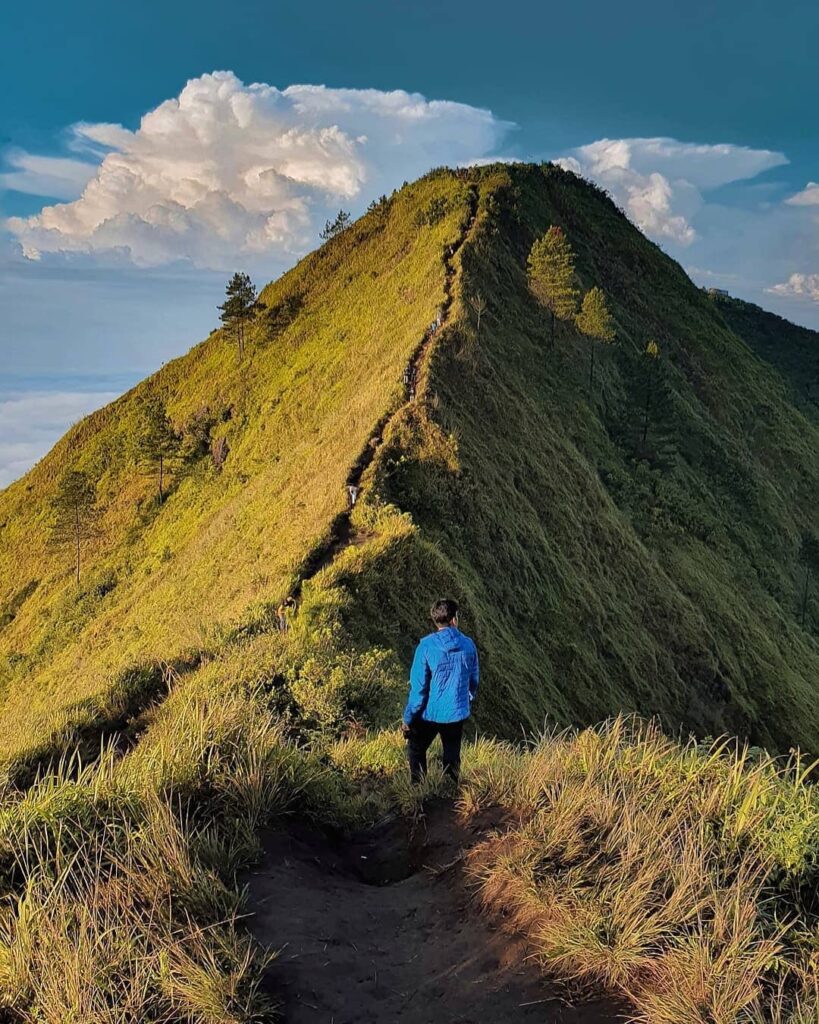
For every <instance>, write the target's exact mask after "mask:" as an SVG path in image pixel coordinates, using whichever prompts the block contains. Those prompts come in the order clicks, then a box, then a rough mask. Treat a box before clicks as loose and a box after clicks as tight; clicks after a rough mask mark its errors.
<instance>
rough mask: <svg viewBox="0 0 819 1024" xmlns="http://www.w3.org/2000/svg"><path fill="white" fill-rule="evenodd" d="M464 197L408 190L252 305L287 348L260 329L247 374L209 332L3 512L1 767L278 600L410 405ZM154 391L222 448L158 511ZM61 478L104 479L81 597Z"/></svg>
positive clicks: (57, 453)
mask: <svg viewBox="0 0 819 1024" xmlns="http://www.w3.org/2000/svg"><path fill="white" fill-rule="evenodd" d="M467 199H468V196H467V193H466V190H465V187H464V185H463V184H462V183H461V182H460V181H458V180H456V179H455V178H454V177H452V176H451V175H437V176H433V177H430V178H427V179H425V180H423V181H421V182H419V183H417V184H415V185H412V186H409V187H408V188H406V189H404V190H403V191H402V192H401V193H400V194H399V195H397V196H395V197H394V198H393V199H392V200H391V201H389V202H387V203H384V204H381V205H380V206H379V208H378V209H377V210H375V211H373V212H372V213H370V214H369V215H368V216H366V217H365V218H363V219H362V220H361V221H359V222H358V223H357V224H356V225H354V226H353V227H352V228H350V229H349V230H348V231H346V232H345V233H344V234H343V235H342V236H340V237H337V238H336V239H334V240H333V241H332V242H330V243H329V244H327V245H325V246H323V247H322V248H321V249H320V250H319V251H317V252H315V253H313V254H312V255H311V256H309V257H307V258H306V259H305V260H303V261H302V262H301V263H300V264H299V265H298V266H297V267H296V268H295V269H294V270H292V271H291V272H289V273H288V274H286V275H285V276H284V277H283V278H282V279H281V280H279V281H277V282H276V283H275V284H273V285H270V286H268V287H267V288H266V289H265V290H264V291H263V293H262V295H261V299H262V301H263V302H265V303H266V304H267V305H268V306H269V307H276V306H277V305H279V304H281V303H282V302H283V301H284V300H286V299H290V300H291V304H292V305H293V306H295V307H296V308H297V309H298V313H297V315H296V318H295V319H294V320H293V322H292V323H291V324H290V326H289V327H287V328H286V329H285V330H284V332H283V333H280V334H278V336H276V337H273V338H270V337H268V335H267V333H266V331H265V329H264V328H263V327H260V328H258V330H257V331H256V332H255V333H254V337H253V338H252V340H251V341H250V343H249V344H248V346H247V352H246V355H245V359H244V361H243V362H242V363H241V364H240V363H239V362H238V360H237V353H236V350H235V347H234V346H233V344H232V342H231V341H230V340H229V339H228V338H226V337H224V336H223V335H222V333H220V332H216V333H214V334H212V335H211V337H210V338H209V339H208V340H207V341H205V342H203V343H202V344H201V345H199V346H197V347H196V348H194V349H193V350H192V351H191V352H190V353H189V354H188V355H186V356H184V357H183V358H181V359H178V360H175V361H174V362H172V363H170V364H168V365H167V366H165V367H163V369H162V370H161V371H159V372H158V373H157V374H155V375H154V376H153V377H152V378H150V379H148V380H146V381H145V382H144V383H142V384H141V385H139V386H138V387H137V388H135V389H134V390H133V391H131V392H129V393H128V394H127V395H125V396H124V397H123V398H121V399H119V400H118V401H116V402H114V403H113V404H112V405H110V406H108V407H107V408H105V409H103V410H101V411H100V412H99V413H96V414H94V415H92V416H89V417H88V418H87V419H85V420H83V421H82V422H81V423H79V424H78V425H77V426H76V427H74V428H73V429H72V430H71V431H70V432H69V433H68V434H67V435H66V437H65V438H63V440H62V441H61V442H60V443H59V444H58V445H57V446H56V447H55V448H54V450H53V451H52V452H51V453H50V454H49V455H48V456H46V457H45V458H44V459H43V460H42V462H40V463H39V464H38V465H37V466H36V467H35V468H34V469H33V470H32V471H31V472H30V473H28V474H27V475H26V476H25V477H24V478H23V479H22V480H20V481H18V482H17V483H15V484H13V485H12V486H11V487H10V488H8V489H7V490H6V491H5V492H4V493H3V494H2V495H0V524H1V530H0V545H1V546H0V607H1V608H2V610H3V612H4V614H3V619H2V622H3V626H2V629H0V651H1V652H2V656H3V685H2V701H3V704H2V709H0V758H8V757H9V756H11V755H14V754H16V753H18V752H20V751H22V750H24V749H25V748H26V747H27V746H29V745H31V744H36V743H37V742H38V741H39V740H40V739H41V738H42V736H43V735H44V734H45V733H46V732H47V731H48V729H49V728H51V727H52V726H53V725H54V724H55V723H59V721H60V720H61V712H62V711H65V710H66V709H69V708H71V707H72V706H73V705H75V704H77V702H85V703H86V704H88V702H91V705H92V706H96V704H98V703H99V702H100V701H104V695H105V694H106V693H107V692H108V690H109V688H110V687H111V686H112V685H113V682H114V680H116V678H117V677H118V676H119V675H120V674H121V673H122V672H123V670H125V669H126V668H128V667H129V666H131V665H133V664H135V663H140V662H144V661H146V660H154V659H159V658H163V659H170V658H173V657H174V656H176V655H178V654H179V653H180V652H187V651H191V650H193V651H196V650H202V649H210V648H212V647H213V646H218V644H219V642H220V640H221V637H222V636H223V634H224V632H225V631H226V630H227V629H228V628H229V627H231V626H233V625H235V624H236V623H237V622H239V621H241V620H242V619H243V618H244V617H253V615H254V614H256V613H254V611H253V609H254V607H255V608H256V609H257V610H258V607H259V606H262V605H264V604H269V603H271V602H272V603H274V604H275V602H277V601H279V600H281V599H282V598H283V597H284V595H285V594H286V593H287V591H288V588H289V586H290V585H291V584H292V582H293V579H294V574H295V573H296V570H297V568H298V566H299V564H300V563H301V562H302V561H303V560H304V559H305V557H306V556H307V554H308V552H309V551H310V550H311V549H312V548H313V546H314V545H315V544H316V543H317V542H319V541H320V540H321V538H322V537H323V536H326V535H327V533H328V531H329V528H330V523H331V521H332V519H333V518H334V516H335V515H337V514H338V512H339V511H341V510H342V509H343V508H344V506H345V502H346V493H345V490H344V483H345V478H346V475H347V472H348V470H349V467H350V466H351V464H352V463H353V462H354V461H355V459H356V457H357V456H358V454H359V453H360V451H361V450H362V448H363V447H364V445H365V443H366V439H367V438H368V436H369V434H370V432H371V431H372V429H373V427H374V425H375V424H376V423H377V422H378V421H379V420H380V419H381V417H382V416H383V415H384V414H385V412H387V411H388V410H389V409H390V407H391V406H392V405H393V404H395V403H396V402H397V401H399V400H400V396H401V395H402V394H403V392H402V388H401V374H402V370H403V368H404V366H405V365H406V362H407V359H408V358H409V355H410V353H411V352H412V351H413V350H414V348H415V347H416V346H417V344H418V342H419V340H420V338H421V336H422V333H423V330H424V328H425V326H426V325H427V324H428V323H429V322H430V320H431V319H432V318H433V316H434V312H435V310H436V308H437V307H438V306H439V304H440V303H441V301H442V298H443V284H444V276H443V256H444V249H445V247H446V246H447V245H448V244H450V243H451V242H452V241H453V240H454V239H455V238H456V237H457V236H458V234H459V231H460V228H461V225H462V223H463V221H464V219H465V218H466V217H467V216H468V203H467ZM429 211H431V213H430V212H429ZM425 214H426V215H425ZM422 218H423V219H422ZM214 315H215V311H214ZM150 389H155V390H157V391H158V392H160V393H161V394H162V396H163V397H164V398H165V400H166V402H167V406H168V410H169V414H170V417H171V419H172V420H173V422H174V424H175V425H176V426H177V427H178V428H180V429H183V428H185V427H188V428H190V426H191V425H192V424H193V425H195V424H196V421H197V419H204V420H207V421H208V422H209V424H210V438H211V440H214V439H218V438H225V440H226V441H227V445H228V449H229V451H228V456H227V459H226V460H225V462H224V466H223V467H222V468H221V470H219V469H217V468H216V467H215V466H214V465H213V462H212V460H211V458H210V457H209V455H207V454H204V455H202V457H200V458H198V459H195V460H193V461H192V462H189V463H188V464H187V465H186V466H185V467H184V472H183V467H182V466H181V465H177V467H176V471H175V472H174V473H172V475H171V493H170V495H169V497H168V498H167V500H166V501H165V503H164V504H163V505H162V506H161V507H160V506H159V505H158V503H157V501H156V499H155V497H154V495H155V493H156V483H155V480H154V479H153V478H152V476H151V474H150V473H149V472H148V471H147V470H146V468H145V467H144V466H140V465H139V464H138V463H137V461H136V460H135V458H134V456H133V454H132V450H131V449H132V441H133V437H134V434H135V430H136V420H137V405H138V400H139V398H140V396H141V395H142V394H143V393H144V392H146V391H147V390H150ZM69 468H80V469H86V470H88V471H89V472H90V473H91V474H92V475H94V476H95V477H98V478H99V480H100V483H99V488H98V493H99V496H100V499H101V503H102V505H103V508H104V515H103V518H102V524H101V525H102V533H101V536H100V538H99V539H98V540H97V541H96V542H94V544H93V547H92V548H91V549H89V550H88V551H87V552H84V553H83V554H84V565H83V571H82V577H81V585H80V588H79V591H78V590H77V589H76V588H75V586H74V585H73V582H72V578H71V560H72V552H71V551H70V550H63V551H55V550H53V549H52V548H51V547H50V546H49V543H48V524H49V502H50V499H51V497H52V495H53V494H54V491H55V486H56V484H57V481H58V479H59V477H60V476H61V474H62V473H64V472H65V471H66V470H67V469H69ZM92 713H93V712H92ZM77 714H82V715H85V716H86V717H87V714H88V711H87V708H85V709H82V708H80V709H78V710H77ZM69 717H70V715H69Z"/></svg>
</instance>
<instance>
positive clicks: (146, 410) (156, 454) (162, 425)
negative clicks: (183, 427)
mask: <svg viewBox="0 0 819 1024" xmlns="http://www.w3.org/2000/svg"><path fill="white" fill-rule="evenodd" d="M139 412H140V421H139V427H138V431H137V437H136V445H137V457H138V458H139V460H140V461H141V462H143V463H145V464H146V465H148V466H150V467H152V468H155V469H156V471H157V478H158V480H157V482H158V490H159V502H160V504H161V503H162V502H163V501H164V500H165V491H164V484H165V470H166V469H167V466H168V463H169V462H170V461H171V460H172V459H173V458H174V457H175V456H176V455H177V453H178V452H179V437H178V435H177V434H176V431H175V430H174V429H173V424H172V423H171V421H170V419H169V418H168V413H167V410H166V408H165V403H164V402H163V401H162V398H161V397H160V396H159V395H157V394H156V393H150V394H148V395H146V396H145V397H144V398H143V399H142V401H141V403H140V410H139Z"/></svg>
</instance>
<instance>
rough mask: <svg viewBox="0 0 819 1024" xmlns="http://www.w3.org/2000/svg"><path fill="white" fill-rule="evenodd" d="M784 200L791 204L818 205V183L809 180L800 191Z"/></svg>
mask: <svg viewBox="0 0 819 1024" xmlns="http://www.w3.org/2000/svg"><path fill="white" fill-rule="evenodd" d="M785 201H786V202H787V203H789V204H790V205H791V206H819V183H817V182H815V181H809V182H808V183H807V185H806V186H805V187H804V188H803V189H802V191H801V192H797V193H796V195H795V196H791V197H790V199H786V200H785Z"/></svg>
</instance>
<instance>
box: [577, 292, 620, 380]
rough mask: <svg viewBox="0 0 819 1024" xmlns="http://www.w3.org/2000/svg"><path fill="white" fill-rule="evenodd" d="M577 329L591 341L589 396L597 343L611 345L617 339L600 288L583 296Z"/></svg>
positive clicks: (612, 321)
mask: <svg viewBox="0 0 819 1024" xmlns="http://www.w3.org/2000/svg"><path fill="white" fill-rule="evenodd" d="M576 323H577V328H578V330H579V331H580V332H581V333H582V334H585V335H586V337H587V338H588V339H589V342H590V345H589V394H591V393H592V388H593V386H594V353H595V349H596V342H602V343H603V344H604V345H611V344H612V343H613V342H614V339H615V338H616V336H617V335H616V334H615V331H614V320H613V319H612V315H611V313H609V308H608V306H607V305H606V296H605V294H604V293H603V291H602V289H600V288H592V289H591V291H588V292H586V294H585V295H584V296H583V305H582V306H581V308H580V312H579V313H578V314H577V319H576Z"/></svg>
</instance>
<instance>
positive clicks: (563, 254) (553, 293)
mask: <svg viewBox="0 0 819 1024" xmlns="http://www.w3.org/2000/svg"><path fill="white" fill-rule="evenodd" d="M528 270H529V288H530V289H531V291H532V294H533V295H534V296H535V298H537V300H538V301H539V302H541V303H542V304H543V305H544V306H545V307H546V308H547V309H548V310H549V312H550V314H551V318H552V332H551V343H552V345H554V341H555V320H556V319H558V320H571V319H572V317H573V316H574V315H575V311H576V310H577V288H576V287H575V284H574V252H573V251H572V247H571V244H570V242H569V240H568V238H566V236H565V234H564V233H563V229H562V228H559V227H556V226H555V225H552V227H550V228H549V230H548V231H547V232H546V234H545V235H544V236H543V237H542V238H539V239H537V241H536V242H535V243H534V245H533V246H532V248H531V250H530V252H529V260H528Z"/></svg>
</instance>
